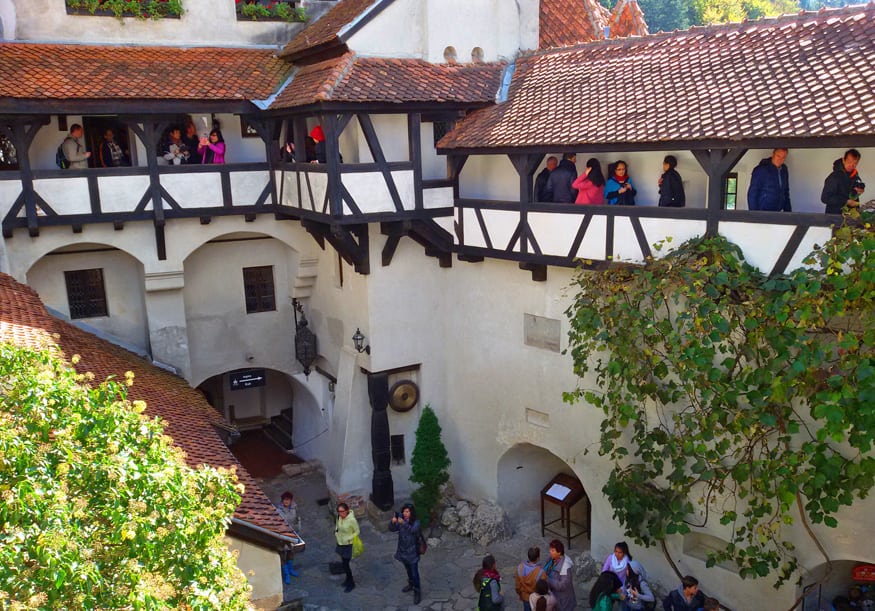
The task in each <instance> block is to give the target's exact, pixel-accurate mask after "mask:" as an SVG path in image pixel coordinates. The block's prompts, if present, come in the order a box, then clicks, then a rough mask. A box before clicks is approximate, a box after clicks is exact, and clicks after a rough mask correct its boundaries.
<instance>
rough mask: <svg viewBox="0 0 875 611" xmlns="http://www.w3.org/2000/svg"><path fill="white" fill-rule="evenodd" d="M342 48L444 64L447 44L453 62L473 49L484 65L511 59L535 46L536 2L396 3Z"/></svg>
mask: <svg viewBox="0 0 875 611" xmlns="http://www.w3.org/2000/svg"><path fill="white" fill-rule="evenodd" d="M402 23H403V24H404V27H401V28H399V27H398V24H402ZM484 23H488V24H490V27H488V28H484V27H482V24H484ZM347 44H348V45H349V47H350V48H351V49H353V50H354V51H356V52H357V53H359V54H360V55H366V56H376V57H417V58H422V59H425V60H427V61H429V62H432V63H444V61H445V60H444V50H445V49H446V48H447V47H448V46H453V47H454V48H455V49H456V52H457V61H458V62H459V63H470V62H471V51H472V49H474V47H480V48H481V49H482V50H483V59H484V61H497V60H501V59H511V58H513V57H515V56H516V54H517V53H518V51H519V50H520V49H535V48H537V46H538V2H537V0H520V1H518V2H507V1H505V0H485V1H481V2H470V1H468V0H396V2H394V3H393V4H392V5H391V6H389V7H388V8H386V9H385V10H384V11H383V12H382V13H380V14H379V15H378V16H377V17H375V18H374V19H373V20H372V21H371V22H370V23H368V24H367V26H366V27H365V28H363V29H362V30H360V31H359V32H357V33H356V34H355V35H353V36H352V37H350V39H349V40H348V42H347Z"/></svg>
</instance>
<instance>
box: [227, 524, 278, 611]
mask: <svg viewBox="0 0 875 611" xmlns="http://www.w3.org/2000/svg"><path fill="white" fill-rule="evenodd" d="M225 544H226V545H227V546H228V549H230V550H231V552H232V553H235V554H236V555H237V566H238V567H239V568H240V570H241V571H242V572H243V574H244V575H245V576H246V580H247V581H248V582H249V585H250V586H252V593H251V595H250V600H251V601H252V604H253V606H254V607H255V608H256V609H264V610H265V611H266V610H271V611H272V610H273V609H276V608H277V607H278V606H279V605H280V603H282V601H283V580H282V574H281V570H280V556H279V554H278V553H277V552H275V551H273V550H269V549H265V548H263V547H259V546H257V545H253V544H252V543H249V542H248V541H244V540H243V539H239V538H237V537H231V536H228V537H225Z"/></svg>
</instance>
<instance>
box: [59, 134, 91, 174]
mask: <svg viewBox="0 0 875 611" xmlns="http://www.w3.org/2000/svg"><path fill="white" fill-rule="evenodd" d="M84 134H85V131H84V130H83V129H82V126H81V125H79V124H78V123H74V124H73V125H71V126H70V134H69V135H68V136H67V137H66V138H64V142H63V143H62V144H61V149H62V150H63V151H64V156H65V157H66V158H67V161H69V162H70V166H69V169H71V170H84V169H86V168H87V167H88V158H89V157H91V151H86V150H85V143H84V142H83V141H82V136H83V135H84Z"/></svg>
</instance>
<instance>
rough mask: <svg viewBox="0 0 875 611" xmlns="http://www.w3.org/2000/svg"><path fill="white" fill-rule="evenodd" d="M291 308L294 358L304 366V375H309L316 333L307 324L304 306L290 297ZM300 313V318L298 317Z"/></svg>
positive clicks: (314, 351)
mask: <svg viewBox="0 0 875 611" xmlns="http://www.w3.org/2000/svg"><path fill="white" fill-rule="evenodd" d="M292 309H293V310H294V311H295V358H296V359H298V362H299V363H301V365H303V366H304V375H305V376H308V375H310V367H312V366H313V363H315V362H316V357H317V356H318V352H317V350H316V344H317V342H316V334H315V333H313V332H312V331H311V330H310V328H309V327H308V326H307V325H308V323H307V317H306V316H305V315H304V306H303V305H302V304H301V302H300V301H298V300H297V299H292ZM298 314H300V315H301V316H300V318H299V317H298Z"/></svg>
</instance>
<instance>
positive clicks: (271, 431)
mask: <svg viewBox="0 0 875 611" xmlns="http://www.w3.org/2000/svg"><path fill="white" fill-rule="evenodd" d="M262 430H263V432H264V434H265V436H266V437H267V438H268V439H270V440H271V441H272V442H273V443H274V444H276V445H277V446H279V447H280V448H282V450H283V451H285V452H288V453H290V454H291V453H292V451H293V450H294V446H293V445H292V408H291V407H288V408H286V409H284V410H283V411H282V412H280V413H279V415H277V416H274V417H273V418H271V419H270V422H269V423H268V424H267V425H266V426H265V427H264V428H263V429H262Z"/></svg>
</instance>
